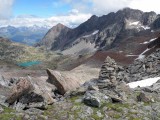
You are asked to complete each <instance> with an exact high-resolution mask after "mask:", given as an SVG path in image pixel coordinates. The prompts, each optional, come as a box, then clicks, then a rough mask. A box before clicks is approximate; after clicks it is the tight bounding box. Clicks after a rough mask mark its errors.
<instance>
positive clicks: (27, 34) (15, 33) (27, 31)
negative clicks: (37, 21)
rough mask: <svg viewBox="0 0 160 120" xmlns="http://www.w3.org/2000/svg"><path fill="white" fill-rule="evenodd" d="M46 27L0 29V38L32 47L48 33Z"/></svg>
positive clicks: (9, 27) (8, 27)
mask: <svg viewBox="0 0 160 120" xmlns="http://www.w3.org/2000/svg"><path fill="white" fill-rule="evenodd" d="M48 29H49V28H48V27H39V26H36V25H35V26H32V27H13V26H7V27H0V36H1V37H5V38H9V39H11V40H12V41H15V42H20V43H24V44H28V45H33V44H35V43H37V42H38V41H40V40H41V39H42V38H43V36H44V35H45V34H46V32H47V31H48Z"/></svg>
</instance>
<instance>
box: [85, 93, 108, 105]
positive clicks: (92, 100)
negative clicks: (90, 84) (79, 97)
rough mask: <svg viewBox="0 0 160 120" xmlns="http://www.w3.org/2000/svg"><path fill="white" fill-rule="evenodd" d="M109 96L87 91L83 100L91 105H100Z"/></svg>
mask: <svg viewBox="0 0 160 120" xmlns="http://www.w3.org/2000/svg"><path fill="white" fill-rule="evenodd" d="M107 100H109V98H108V97H107V96H106V95H104V94H102V93H100V92H97V91H88V92H87V93H86V94H85V95H84V98H83V102H84V103H85V104H87V105H89V106H92V107H100V106H101V105H102V103H103V102H107Z"/></svg>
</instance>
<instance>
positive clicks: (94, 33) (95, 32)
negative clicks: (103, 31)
mask: <svg viewBox="0 0 160 120" xmlns="http://www.w3.org/2000/svg"><path fill="white" fill-rule="evenodd" d="M98 32H99V30H96V31H94V32H93V33H91V34H89V35H85V36H83V38H87V37H91V36H93V35H96V34H97V33H98Z"/></svg>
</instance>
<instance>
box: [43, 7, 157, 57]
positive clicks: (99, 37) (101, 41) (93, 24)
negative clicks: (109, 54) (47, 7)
mask: <svg viewBox="0 0 160 120" xmlns="http://www.w3.org/2000/svg"><path fill="white" fill-rule="evenodd" d="M159 18H160V16H159V15H157V14H156V13H155V12H142V11H140V10H134V9H130V8H125V9H122V10H119V11H118V12H116V13H113V12H112V13H109V14H108V15H104V16H101V17H97V16H95V15H93V16H92V17H91V18H90V19H88V20H87V21H86V22H84V23H82V24H81V25H79V26H78V27H77V28H74V29H70V30H68V31H67V32H65V33H66V34H65V35H64V36H63V35H59V36H57V33H56V32H54V31H51V30H50V31H49V33H47V34H46V36H45V37H44V38H43V40H42V44H41V45H45V44H44V43H47V42H48V41H52V42H51V44H50V45H51V50H54V51H55V50H61V51H62V53H64V54H67V52H68V51H69V52H68V54H81V53H82V52H80V51H83V52H85V53H88V52H94V51H96V50H99V49H104V50H106V49H110V48H113V47H114V46H117V45H118V44H119V42H120V41H122V40H124V39H127V38H129V37H132V36H135V35H136V34H142V35H144V34H146V33H152V32H154V31H155V30H157V29H159V27H160V26H159V21H160V19H159ZM59 34H60V33H59ZM62 34H63V32H62ZM55 36H56V38H55ZM49 43H50V42H49ZM88 43H89V44H88ZM86 44H88V45H89V46H90V45H91V46H93V47H92V50H88V49H87V46H86V47H84V46H85V45H86ZM76 46H78V48H79V47H80V48H81V49H78V50H75V51H74V50H73V49H72V47H74V48H77V47H76ZM81 46H83V48H82V47H81ZM47 47H48V45H47ZM68 49H69V50H68ZM70 49H71V50H72V52H70V51H71V50H70Z"/></svg>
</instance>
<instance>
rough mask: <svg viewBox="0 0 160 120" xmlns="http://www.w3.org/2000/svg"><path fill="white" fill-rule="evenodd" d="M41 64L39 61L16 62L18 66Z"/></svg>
mask: <svg viewBox="0 0 160 120" xmlns="http://www.w3.org/2000/svg"><path fill="white" fill-rule="evenodd" d="M38 64H41V62H40V61H29V62H23V63H18V64H17V65H18V66H20V67H31V66H33V65H38Z"/></svg>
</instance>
